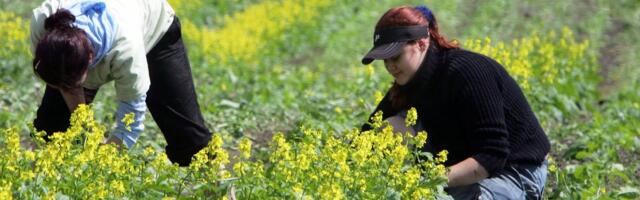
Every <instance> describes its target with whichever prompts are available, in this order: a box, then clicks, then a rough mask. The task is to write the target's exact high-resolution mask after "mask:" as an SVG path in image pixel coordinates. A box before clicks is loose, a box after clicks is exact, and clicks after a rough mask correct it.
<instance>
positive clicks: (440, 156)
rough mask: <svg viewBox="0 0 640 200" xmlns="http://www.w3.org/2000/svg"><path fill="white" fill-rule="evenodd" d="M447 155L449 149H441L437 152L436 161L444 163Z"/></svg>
mask: <svg viewBox="0 0 640 200" xmlns="http://www.w3.org/2000/svg"><path fill="white" fill-rule="evenodd" d="M447 155H449V151H447V150H442V151H440V152H439V153H438V156H437V157H436V162H437V163H444V162H445V161H447Z"/></svg>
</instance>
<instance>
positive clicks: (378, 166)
mask: <svg viewBox="0 0 640 200" xmlns="http://www.w3.org/2000/svg"><path fill="white" fill-rule="evenodd" d="M168 1H169V3H170V4H171V5H172V6H173V8H174V9H175V10H176V13H177V16H178V17H179V18H180V21H181V23H182V36H183V39H184V42H185V45H186V48H187V50H188V55H189V60H190V62H191V67H192V73H193V79H194V83H195V86H196V92H197V95H198V101H199V105H200V109H201V111H202V114H203V116H204V118H205V121H206V125H207V127H208V128H209V129H210V130H211V131H212V132H213V133H214V136H213V139H212V140H211V142H210V144H209V146H208V147H206V148H205V149H204V150H202V151H201V152H200V153H198V154H197V155H196V156H195V157H194V158H193V162H192V164H191V165H190V166H188V167H178V166H177V165H172V163H171V162H169V161H168V159H167V157H166V155H165V154H164V146H165V144H166V142H165V139H164V137H163V135H162V133H161V132H160V130H159V129H158V127H157V125H156V124H155V122H154V121H153V118H152V117H151V115H150V113H148V114H147V116H146V120H145V122H144V124H145V127H146V129H145V130H144V132H143V133H142V135H141V137H140V138H139V139H138V143H136V144H135V146H133V147H132V148H130V149H118V148H117V147H115V146H113V145H103V144H102V143H103V140H104V138H105V137H106V136H108V135H109V132H110V131H111V130H113V129H114V128H115V124H116V121H115V120H116V119H115V117H114V113H115V109H116V103H117V102H116V101H115V98H114V97H115V89H114V88H113V84H107V85H104V86H103V87H101V88H100V92H99V93H98V96H97V97H96V99H95V100H94V103H92V104H91V105H89V106H81V107H80V108H79V109H78V110H77V111H76V112H75V113H74V114H73V116H72V119H71V121H72V126H71V127H70V128H69V129H68V130H67V131H66V132H65V133H62V134H56V136H55V137H54V139H53V140H52V141H50V142H45V141H44V140H43V139H42V138H41V137H40V136H41V135H42V134H43V133H38V132H36V131H35V130H34V128H33V125H32V121H33V119H34V118H35V115H36V110H37V108H38V105H39V104H40V102H41V99H42V95H43V93H44V88H45V83H44V82H43V81H42V80H40V79H38V78H37V76H36V75H35V74H34V71H33V68H32V59H33V56H32V53H31V52H30V40H29V34H30V32H29V29H30V27H29V26H30V19H31V17H30V16H31V10H32V9H33V8H35V7H37V6H38V5H39V4H40V3H42V1H40V0H0V45H1V48H0V199H233V198H237V199H434V198H437V199H446V198H447V195H446V193H445V192H444V191H443V188H444V187H445V186H446V183H447V181H446V176H445V174H446V168H445V167H444V165H443V163H444V161H445V160H446V159H447V152H446V151H443V152H439V153H437V154H434V155H430V154H429V155H426V154H427V153H422V152H419V151H416V150H415V147H419V146H422V145H424V142H425V140H429V133H426V132H421V133H419V134H417V135H416V136H405V137H403V136H402V135H400V134H397V133H393V131H392V130H391V129H389V128H380V129H377V130H375V131H368V132H362V133H361V132H360V131H359V128H360V126H361V125H362V124H363V123H364V122H366V121H367V118H368V116H369V114H371V112H372V111H373V110H374V108H375V106H376V105H377V102H379V101H380V100H381V99H382V96H383V95H384V94H385V92H386V91H387V90H388V89H389V87H390V86H391V84H392V82H393V77H392V76H390V75H389V74H388V73H387V71H386V70H385V67H384V65H383V63H382V62H374V63H373V64H372V65H362V64H361V63H360V59H361V57H362V56H363V55H364V54H365V53H366V52H367V51H368V50H369V49H370V47H371V35H372V32H373V28H374V26H375V23H376V22H377V20H378V19H379V17H380V16H381V15H382V14H383V13H384V12H385V11H386V10H387V9H389V8H391V7H394V6H399V5H414V6H415V5H427V6H429V7H430V8H431V9H432V10H433V12H434V14H435V15H436V17H437V18H438V23H439V25H440V31H441V33H443V34H444V35H446V36H447V38H449V39H456V40H458V41H459V43H460V44H461V47H462V48H464V49H468V50H471V51H475V52H479V53H481V54H484V55H487V56H489V57H492V58H494V59H495V60H497V61H498V62H499V63H500V64H502V65H503V66H504V67H505V68H506V69H507V71H508V72H509V74H510V75H511V76H512V77H514V79H515V80H516V81H517V82H518V84H519V85H520V87H521V88H522V89H523V91H524V93H525V95H526V97H527V100H528V101H529V103H530V104H531V106H532V108H533V111H534V112H535V114H536V116H537V117H538V119H539V121H540V122H541V124H542V127H543V129H544V130H545V132H546V134H547V135H548V137H549V139H550V140H551V152H550V154H549V157H548V160H549V162H550V166H549V174H548V177H547V184H546V186H545V192H544V198H545V199H640V161H639V160H640V64H638V63H640V54H638V53H637V52H640V1H638V0H614V1H610V0H565V1H551V0H536V1H534V0H518V1H508V0H449V1H435V0H422V1H419V0H379V1H370V0H343V1H338V0H305V1H302V0H225V1H219V0H190V1H187V0H168ZM409 114H410V116H411V117H408V118H407V123H408V124H413V123H415V121H416V117H415V115H413V114H415V113H411V112H410V113H409ZM378 117H380V116H378ZM385 124H386V122H384V121H383V120H381V119H378V120H376V123H375V124H374V125H375V126H378V127H385V126H384V125H385ZM387 127H388V126H387ZM416 160H418V162H416Z"/></svg>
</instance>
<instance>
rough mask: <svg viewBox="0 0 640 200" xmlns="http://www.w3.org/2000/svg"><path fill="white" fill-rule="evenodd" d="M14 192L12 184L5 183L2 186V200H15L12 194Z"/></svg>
mask: <svg viewBox="0 0 640 200" xmlns="http://www.w3.org/2000/svg"><path fill="white" fill-rule="evenodd" d="M12 191H13V190H11V182H9V183H5V182H3V183H2V186H0V199H8V200H11V199H13V194H12V193H11V192H12Z"/></svg>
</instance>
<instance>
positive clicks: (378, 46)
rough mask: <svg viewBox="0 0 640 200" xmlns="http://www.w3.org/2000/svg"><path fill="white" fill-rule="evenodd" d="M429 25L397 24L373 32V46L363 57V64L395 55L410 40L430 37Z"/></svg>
mask: <svg viewBox="0 0 640 200" xmlns="http://www.w3.org/2000/svg"><path fill="white" fill-rule="evenodd" d="M427 27H428V26H427V25H416V26H397V27H390V28H384V29H381V30H378V31H376V32H374V33H373V48H371V50H369V53H367V55H365V56H364V57H363V58H362V64H365V65H367V64H369V63H371V62H373V60H383V59H387V58H391V57H394V56H396V55H398V54H400V52H401V51H402V48H403V47H404V45H405V44H407V42H409V41H413V40H417V39H420V38H425V37H429V32H428V31H427Z"/></svg>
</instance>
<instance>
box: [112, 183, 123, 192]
mask: <svg viewBox="0 0 640 200" xmlns="http://www.w3.org/2000/svg"><path fill="white" fill-rule="evenodd" d="M111 188H112V189H113V191H114V192H115V193H117V194H124V192H125V188H124V184H123V183H122V182H120V181H118V180H113V181H111Z"/></svg>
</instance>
